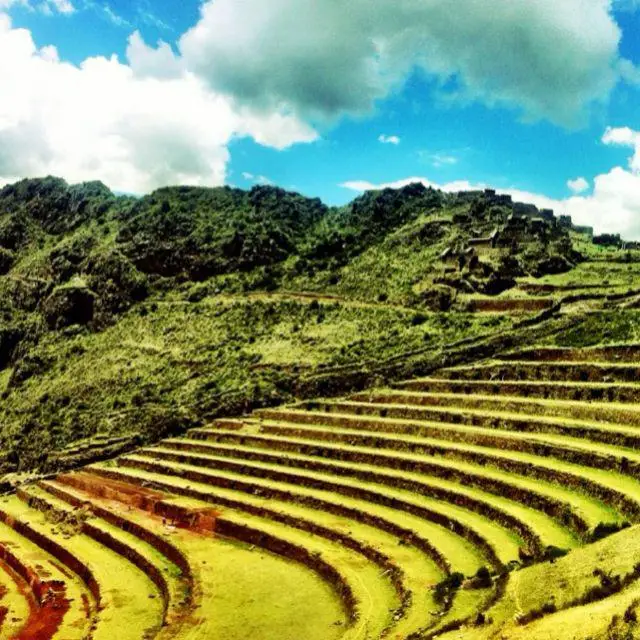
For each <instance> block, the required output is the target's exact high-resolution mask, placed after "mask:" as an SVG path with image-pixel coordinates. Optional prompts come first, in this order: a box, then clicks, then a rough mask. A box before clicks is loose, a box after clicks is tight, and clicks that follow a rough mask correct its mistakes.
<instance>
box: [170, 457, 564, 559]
mask: <svg viewBox="0 0 640 640" xmlns="http://www.w3.org/2000/svg"><path fill="white" fill-rule="evenodd" d="M170 466H173V467H175V468H182V467H187V466H188V465H176V464H175V463H171V465H170ZM341 467H342V468H351V469H354V470H364V471H372V470H379V467H372V466H369V465H362V464H358V465H357V467H355V466H354V465H348V466H347V465H341ZM192 468H193V469H195V468H196V467H192ZM200 471H201V472H202V471H203V470H202V469H200ZM204 472H205V473H210V474H211V477H215V476H216V475H218V476H219V474H220V473H223V475H224V472H220V471H213V470H212V471H210V472H209V471H206V470H205V471H204ZM296 473H297V474H298V475H299V476H300V477H301V478H302V477H311V478H315V479H322V478H323V477H324V478H325V479H329V480H330V481H331V482H333V483H336V482H337V483H338V484H339V485H344V486H346V487H353V488H356V489H358V488H360V489H369V490H374V491H376V492H378V493H380V494H381V495H383V496H389V497H392V498H396V499H398V500H400V501H402V502H406V503H407V504H409V505H416V506H419V507H420V506H421V507H425V508H427V509H430V510H432V511H434V512H436V513H440V514H443V515H445V516H446V517H449V518H451V519H452V520H454V521H458V522H460V523H462V524H464V525H466V526H467V527H468V528H469V529H471V530H473V531H475V532H476V533H478V534H479V535H480V536H481V537H482V538H484V539H485V540H486V541H488V542H489V544H490V545H491V546H492V547H493V548H494V550H495V553H496V554H497V555H498V557H499V558H500V560H501V561H502V562H503V563H504V564H507V563H508V562H510V561H511V560H514V559H517V557H518V548H519V546H520V545H521V540H520V539H519V538H518V537H517V536H516V535H515V534H513V533H512V532H510V531H508V530H507V529H505V528H504V527H502V526H501V525H500V524H498V523H495V522H492V521H491V520H488V519H487V518H484V517H483V516H481V515H479V514H477V513H475V512H473V511H470V510H468V509H465V508H462V507H458V506H456V505H453V504H450V503H448V502H445V501H443V500H436V499H433V498H431V497H429V495H428V494H427V493H426V492H425V495H419V494H415V493H413V492H411V491H408V490H402V489H395V488H393V487H391V486H386V485H380V486H376V485H375V484H373V485H372V484H371V483H368V482H363V481H359V480H356V479H350V478H340V479H339V481H336V478H335V476H333V475H323V474H320V473H315V472H306V471H303V470H296ZM384 473H385V475H386V477H387V478H393V477H394V476H395V477H397V476H396V474H394V473H392V472H390V471H387V470H386V469H385V470H384ZM399 475H400V476H401V477H403V478H406V479H409V480H412V479H414V480H417V481H424V482H425V483H426V484H428V483H429V482H431V479H430V478H427V477H425V476H422V475H421V474H409V473H406V472H403V473H402V474H399ZM433 485H434V486H441V487H446V488H449V489H453V490H455V491H458V492H460V493H461V494H466V495H470V496H472V497H476V498H478V499H481V500H482V499H483V495H482V493H481V492H477V491H475V490H473V489H468V488H467V487H460V486H459V485H456V484H455V483H444V482H443V481H439V480H437V479H436V480H434V481H433ZM289 490H290V491H294V492H295V493H299V492H300V491H302V492H303V493H304V492H305V491H306V490H305V489H301V488H300V487H299V486H298V487H297V488H296V489H294V488H292V487H290V488H289ZM492 499H493V496H491V495H489V497H488V498H487V500H486V501H487V502H489V501H491V500H492ZM340 500H342V497H340ZM497 500H503V499H500V498H498V499H497ZM504 502H505V503H507V502H508V501H506V500H505V501H504ZM518 506H519V505H518ZM528 515H533V514H528ZM547 526H549V525H547ZM560 539H561V540H562V541H563V542H569V540H571V538H570V536H567V534H566V533H563V534H562V537H561V538H560ZM554 542H558V537H554Z"/></svg>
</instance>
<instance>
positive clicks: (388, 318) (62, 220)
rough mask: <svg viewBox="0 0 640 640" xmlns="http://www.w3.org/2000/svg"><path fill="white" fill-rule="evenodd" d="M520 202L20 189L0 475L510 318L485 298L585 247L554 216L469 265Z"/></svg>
mask: <svg viewBox="0 0 640 640" xmlns="http://www.w3.org/2000/svg"><path fill="white" fill-rule="evenodd" d="M511 214H512V207H511V205H510V204H509V203H506V204H505V203H497V202H493V196H489V197H488V196H486V194H483V193H480V194H459V195H454V196H450V195H445V194H442V193H439V192H436V191H434V190H432V189H426V188H424V187H423V186H422V185H411V186H409V187H407V188H405V189H402V190H399V191H391V190H387V191H383V192H379V193H368V194H365V195H364V196H362V197H360V198H357V199H356V200H354V201H353V202H352V203H350V204H349V205H347V206H345V207H342V208H327V207H325V206H324V205H323V204H322V203H321V202H320V201H318V200H311V199H307V198H304V197H302V196H300V195H297V194H293V193H287V192H285V191H283V190H281V189H277V188H273V187H256V188H254V189H253V190H251V191H250V192H243V191H240V190H237V189H231V188H227V187H224V188H219V189H201V188H188V187H177V188H167V189H161V190H159V191H157V192H155V193H153V194H151V195H149V196H146V197H143V198H139V199H135V198H131V197H116V196H114V195H113V194H112V193H111V192H109V190H108V189H107V188H106V187H105V186H104V185H102V184H100V183H89V184H83V185H77V186H69V185H67V184H66V183H65V182H64V181H62V180H59V179H56V178H46V179H42V180H25V181H23V182H20V183H17V184H15V185H10V186H7V187H5V188H4V189H2V190H1V191H0V252H1V257H2V260H1V265H0V267H1V273H2V275H1V276H0V288H1V290H2V297H1V299H0V304H1V305H2V324H1V325H0V388H2V403H1V406H0V424H2V428H1V429H0V445H1V446H2V450H3V451H4V452H5V462H4V465H3V470H4V471H5V472H12V471H30V470H36V469H40V470H49V469H51V468H56V465H58V464H59V458H60V457H61V456H64V450H65V448H66V447H67V446H69V445H71V444H72V443H74V442H76V441H80V440H83V439H86V438H90V437H92V436H94V435H100V436H101V437H103V440H106V441H107V442H108V441H109V438H116V439H117V440H118V443H120V444H122V443H123V442H124V443H125V444H124V445H122V446H126V440H124V439H123V437H124V436H127V437H129V438H131V439H132V441H135V442H139V441H142V442H151V441H154V440H155V439H157V438H159V437H162V436H164V435H167V434H170V433H178V432H180V431H181V430H183V429H184V428H186V427H188V426H193V425H196V424H198V423H200V422H201V421H202V420H206V419H207V418H210V417H212V416H215V415H218V414H220V413H225V412H237V411H238V410H242V409H244V408H248V407H252V406H260V405H265V404H266V405H270V404H273V403H277V402H279V401H281V400H288V399H291V398H292V397H294V396H295V395H296V394H297V393H299V392H300V393H302V390H301V389H298V386H299V384H298V383H299V381H300V379H301V377H302V376H305V377H309V376H312V375H313V373H314V372H317V371H319V370H322V369H324V368H326V369H332V368H335V367H355V368H358V367H359V365H360V364H362V363H371V362H374V361H376V360H380V359H386V358H391V357H393V356H396V355H398V354H401V353H404V352H407V351H412V350H416V349H420V348H424V347H428V348H430V349H431V348H437V347H439V346H441V345H443V344H448V343H452V342H455V341H457V340H460V339H464V338H469V337H472V336H474V335H479V334H484V333H487V332H489V333H491V332H498V331H501V330H503V329H505V328H508V327H510V326H511V325H512V324H513V321H514V320H513V318H512V317H510V316H509V315H478V314H474V313H470V312H469V311H472V310H473V309H472V308H471V306H470V303H469V299H472V298H474V297H475V296H477V297H479V298H482V297H483V296H485V295H486V294H488V293H491V294H495V293H501V292H503V291H504V292H506V294H509V292H510V291H513V290H514V289H513V288H514V286H515V285H516V281H515V278H514V276H523V277H526V276H531V277H533V276H538V275H540V272H541V271H543V272H545V273H546V272H548V271H551V272H555V271H567V270H570V269H571V268H572V267H573V266H574V265H575V264H576V263H577V262H578V261H579V260H580V256H579V255H578V254H577V253H576V252H575V251H574V250H573V249H572V247H571V242H570V240H569V234H568V233H567V232H565V231H563V230H554V231H551V230H550V228H547V227H545V226H544V225H543V226H542V227H540V228H539V229H537V230H536V231H535V232H532V233H533V236H532V237H531V238H529V239H528V240H530V241H528V242H527V244H526V245H524V244H523V245H522V246H521V247H517V246H515V245H514V246H513V247H511V249H510V250H509V252H508V253H509V255H508V257H505V256H504V255H503V254H504V251H497V250H487V251H485V254H486V255H479V259H478V257H475V258H473V263H471V262H470V263H469V264H466V262H465V261H466V260H467V258H468V257H469V256H467V257H464V256H462V249H463V247H465V244H466V243H467V242H468V241H469V240H470V239H472V238H482V237H484V236H489V235H490V234H491V233H492V231H493V229H494V228H495V227H496V226H500V225H504V224H507V223H506V220H507V218H508V217H509V215H511ZM525 231H526V229H525V230H524V231H523V232H525ZM536 234H537V235H536ZM447 249H449V252H450V253H451V254H452V256H455V257H453V258H450V259H448V262H446V261H444V260H441V259H440V256H441V255H442V253H443V251H445V250H447ZM459 260H461V263H460V264H466V266H463V268H458V267H459V266H460V264H459V263H458V261H459ZM445 262H446V264H445ZM452 262H453V263H455V264H456V265H458V267H456V268H453V269H452V268H451V267H450V266H447V265H450V263H452ZM452 271H453V273H451V272H452ZM543 306H544V305H543ZM538 308H539V307H536V306H535V304H534V306H533V307H532V310H536V309H538ZM450 309H451V310H453V311H455V313H447V312H448V311H449V310H450ZM336 384H337V388H336V389H335V391H339V390H340V388H341V386H342V384H343V382H341V381H338V382H337V383H336ZM344 384H346V385H347V386H346V387H345V388H348V386H349V384H350V383H349V381H344ZM309 392H310V391H309ZM107 449H108V448H107Z"/></svg>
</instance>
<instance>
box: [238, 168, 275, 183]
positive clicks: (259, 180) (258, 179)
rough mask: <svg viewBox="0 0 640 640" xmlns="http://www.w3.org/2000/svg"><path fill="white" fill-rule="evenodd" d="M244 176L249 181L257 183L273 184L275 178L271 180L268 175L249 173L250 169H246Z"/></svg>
mask: <svg viewBox="0 0 640 640" xmlns="http://www.w3.org/2000/svg"><path fill="white" fill-rule="evenodd" d="M242 177H243V178H244V179H245V180H246V181H247V182H253V183H255V184H273V180H270V179H269V178H267V177H266V176H256V175H254V174H253V173H249V172H248V171H244V172H243V173H242Z"/></svg>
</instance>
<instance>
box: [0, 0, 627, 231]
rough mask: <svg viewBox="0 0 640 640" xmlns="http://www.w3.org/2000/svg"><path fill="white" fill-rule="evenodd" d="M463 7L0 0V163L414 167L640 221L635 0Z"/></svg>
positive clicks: (362, 176) (331, 181) (156, 176)
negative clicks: (1, 57) (1, 59)
mask: <svg viewBox="0 0 640 640" xmlns="http://www.w3.org/2000/svg"><path fill="white" fill-rule="evenodd" d="M456 6H457V7H458V9H459V10H457V11H452V9H451V7H452V3H450V2H445V0H393V1H392V0H375V1H372V0H350V2H349V3H348V4H347V3H345V2H344V1H341V2H338V1H337V0H324V1H323V2H317V1H312V0H270V2H269V3H265V2H264V1H263V0H243V1H242V2H240V1H239V0H207V1H204V0H202V1H200V0H181V1H180V2H177V1H176V0H110V2H104V1H103V0H0V55H1V56H3V58H4V60H3V63H2V67H0V87H4V89H0V91H1V92H2V93H0V146H2V148H3V150H2V151H0V182H8V181H12V180H15V179H18V178H21V177H30V176H35V175H42V174H44V173H56V174H58V175H62V177H64V178H66V179H67V180H69V181H71V182H75V181H80V180H88V179H102V180H103V181H104V182H106V183H107V184H108V185H109V186H110V187H112V188H113V189H115V190H118V191H128V192H136V193H142V192H146V191H149V190H151V189H153V188H156V187H158V186H163V185H165V184H175V183H193V184H203V185H218V184H223V183H226V184H233V185H236V186H240V187H244V188H246V187H250V186H251V185H252V184H255V183H259V182H273V183H275V184H278V185H280V186H283V187H285V188H289V189H295V190H298V191H301V192H302V193H305V194H307V195H311V196H319V197H321V198H323V199H324V200H325V201H326V202H328V203H330V204H342V203H344V202H346V201H348V200H350V199H352V198H353V197H354V196H355V195H357V193H359V192H360V191H361V190H362V189H365V188H374V187H380V186H384V185H390V186H395V185H401V184H404V183H405V182H407V181H408V180H411V179H419V180H422V181H423V182H425V183H428V184H434V185H436V186H440V187H442V188H445V189H449V190H452V189H455V188H458V187H465V186H474V185H482V186H492V187H496V188H498V189H499V190H504V191H509V192H512V193H514V194H515V195H517V196H522V197H523V198H525V197H526V198H528V199H529V200H532V201H535V202H538V203H540V204H550V205H551V206H553V207H554V208H556V209H558V210H559V212H568V213H570V214H571V215H573V216H574V218H575V219H576V220H577V221H579V222H584V223H589V224H594V225H595V226H596V227H597V228H598V229H600V230H607V231H616V232H621V233H624V234H625V235H627V236H628V237H640V133H638V132H639V131H640V109H639V108H638V107H639V106H640V37H638V33H640V2H638V0H563V2H562V3H559V2H557V1H556V0H459V3H458V4H457V5H456ZM3 16H4V17H3ZM114 56H115V57H114ZM560 210H561V211H560Z"/></svg>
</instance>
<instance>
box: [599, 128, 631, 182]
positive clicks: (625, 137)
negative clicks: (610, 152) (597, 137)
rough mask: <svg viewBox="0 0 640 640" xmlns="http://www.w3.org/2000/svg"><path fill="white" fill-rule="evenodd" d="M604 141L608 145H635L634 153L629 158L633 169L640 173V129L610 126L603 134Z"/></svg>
mask: <svg viewBox="0 0 640 640" xmlns="http://www.w3.org/2000/svg"><path fill="white" fill-rule="evenodd" d="M602 142H604V143H605V144H608V145H619V146H623V147H633V149H634V154H633V156H632V157H631V159H630V160H629V167H630V168H631V170H632V171H634V172H636V173H640V131H633V130H632V129H630V128H629V127H618V128H614V127H608V128H607V130H606V131H605V132H604V135H603V136H602Z"/></svg>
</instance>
